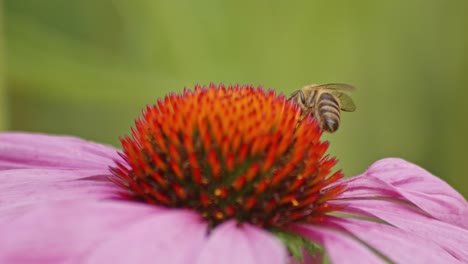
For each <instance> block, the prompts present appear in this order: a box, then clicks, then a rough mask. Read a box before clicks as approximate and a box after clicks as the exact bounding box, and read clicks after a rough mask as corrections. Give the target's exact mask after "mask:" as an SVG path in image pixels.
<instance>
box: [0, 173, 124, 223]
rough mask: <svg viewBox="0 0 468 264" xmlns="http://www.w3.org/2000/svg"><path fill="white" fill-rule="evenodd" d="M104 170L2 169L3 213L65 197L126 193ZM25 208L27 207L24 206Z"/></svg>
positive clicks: (0, 199) (107, 196) (92, 197)
mask: <svg viewBox="0 0 468 264" xmlns="http://www.w3.org/2000/svg"><path fill="white" fill-rule="evenodd" d="M101 173H102V171H101V170H61V169H15V170H4V171H0V215H1V216H5V215H6V214H7V213H6V211H10V214H11V213H13V214H15V213H21V211H23V210H26V209H27V208H29V207H31V206H33V207H34V206H36V205H37V204H40V203H44V202H52V201H63V200H82V201H83V200H95V201H96V200H102V199H111V198H118V197H120V193H121V192H122V190H121V188H119V187H118V186H117V185H115V184H114V183H112V182H110V181H109V180H107V176H109V175H102V174H101ZM20 208H23V209H20Z"/></svg>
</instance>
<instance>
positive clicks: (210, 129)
mask: <svg viewBox="0 0 468 264" xmlns="http://www.w3.org/2000/svg"><path fill="white" fill-rule="evenodd" d="M301 111H302V110H301V109H300V108H299V107H298V106H297V105H295V103H294V102H292V101H288V100H287V99H286V98H285V97H284V96H283V95H277V94H276V93H275V92H274V91H273V90H265V89H263V88H262V87H253V86H248V85H245V86H240V85H233V86H224V85H214V84H211V85H209V86H208V87H201V86H195V88H194V89H193V90H189V89H185V90H184V91H183V92H182V93H180V94H169V95H168V96H166V97H165V98H163V99H161V100H158V101H157V102H156V104H154V105H151V106H147V107H146V108H145V109H144V110H143V112H142V115H141V116H140V117H139V118H138V119H137V120H136V121H135V126H134V127H133V129H132V134H131V136H125V137H123V138H121V140H120V141H121V143H122V149H123V150H122V153H121V156H122V158H123V159H122V160H121V161H116V165H115V166H113V167H112V168H111V171H112V172H113V176H112V178H111V180H112V181H113V182H114V183H116V184H118V185H119V186H121V187H122V188H124V189H126V190H127V191H128V192H129V193H130V194H131V196H132V197H133V198H134V199H136V200H140V201H144V202H147V203H149V204H153V205H156V206H164V207H169V208H188V209H192V210H195V211H197V212H199V213H200V215H201V216H202V217H203V218H205V219H206V221H208V222H209V223H210V225H211V226H212V227H214V226H216V225H218V224H220V223H221V222H223V221H226V220H227V219H235V220H237V221H238V222H239V223H242V222H248V223H251V224H254V225H257V226H259V227H265V228H270V227H281V226H283V225H285V224H288V223H292V222H295V223H300V222H307V223H310V222H315V221H320V219H321V218H322V217H321V216H323V215H324V214H327V213H329V212H331V211H334V210H337V209H339V208H337V207H336V206H334V205H333V204H330V203H329V202H330V200H333V199H334V198H336V196H337V195H338V194H340V193H341V192H342V191H343V187H342V186H340V185H337V184H334V183H335V182H336V181H337V180H339V179H340V178H342V177H343V174H342V173H341V171H336V172H334V173H333V172H332V168H333V167H334V166H335V165H336V163H337V160H336V159H335V158H330V157H329V156H328V155H325V153H326V151H327V149H328V142H322V141H320V137H321V134H322V130H321V129H320V127H319V125H318V124H317V121H316V120H315V118H314V117H313V116H311V115H308V116H306V117H305V118H304V117H303V116H302V112H301Z"/></svg>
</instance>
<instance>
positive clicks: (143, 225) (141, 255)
mask: <svg viewBox="0 0 468 264" xmlns="http://www.w3.org/2000/svg"><path fill="white" fill-rule="evenodd" d="M207 227H208V226H207V224H206V223H204V222H203V221H202V220H201V218H200V217H199V216H198V215H197V214H196V213H194V212H190V211H183V210H166V211H165V212H161V213H159V214H156V215H154V216H147V217H145V218H142V219H140V220H139V221H136V222H134V223H130V224H127V225H125V226H123V227H121V228H120V229H117V230H115V231H114V233H113V234H111V235H109V236H108V237H107V238H105V239H102V240H101V241H100V242H99V243H96V244H95V245H94V246H93V249H92V251H90V252H89V254H88V255H87V256H86V257H85V258H84V259H83V261H82V263H86V264H100V263H122V264H126V263H142V264H145V263H148V264H152V263H171V264H187V263H193V262H194V259H195V258H196V256H197V254H198V252H199V250H200V248H201V247H202V246H203V244H204V241H205V240H206V235H207Z"/></svg>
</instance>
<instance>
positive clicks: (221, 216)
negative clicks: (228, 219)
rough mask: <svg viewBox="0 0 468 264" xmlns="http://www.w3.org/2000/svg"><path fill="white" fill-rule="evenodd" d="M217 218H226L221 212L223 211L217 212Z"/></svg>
mask: <svg viewBox="0 0 468 264" xmlns="http://www.w3.org/2000/svg"><path fill="white" fill-rule="evenodd" d="M215 218H216V219H218V220H222V219H224V214H223V213H221V212H217V213H216V214H215Z"/></svg>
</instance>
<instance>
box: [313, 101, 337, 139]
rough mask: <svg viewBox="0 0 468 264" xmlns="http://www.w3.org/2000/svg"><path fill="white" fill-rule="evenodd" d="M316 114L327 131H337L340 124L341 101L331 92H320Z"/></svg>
mask: <svg viewBox="0 0 468 264" xmlns="http://www.w3.org/2000/svg"><path fill="white" fill-rule="evenodd" d="M315 114H316V118H317V120H318V121H319V124H320V126H321V127H322V129H323V130H325V131H327V132H335V131H336V130H337V129H338V127H339V126H340V103H339V102H338V100H337V99H336V97H335V96H333V95H332V94H330V93H327V92H323V93H321V94H320V96H319V98H318V100H317V105H316V111H315Z"/></svg>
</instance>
